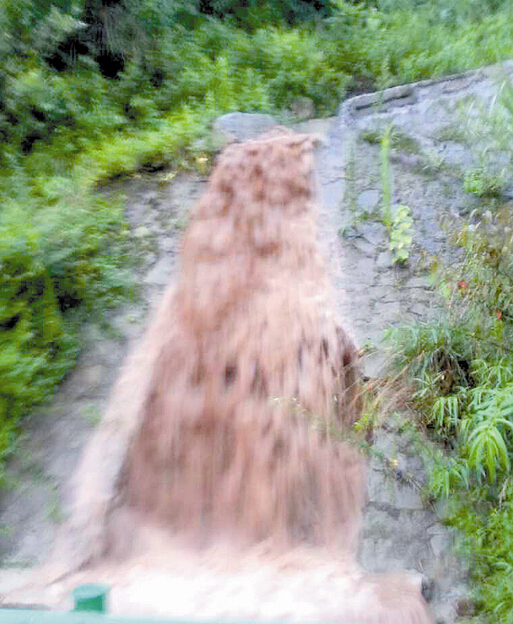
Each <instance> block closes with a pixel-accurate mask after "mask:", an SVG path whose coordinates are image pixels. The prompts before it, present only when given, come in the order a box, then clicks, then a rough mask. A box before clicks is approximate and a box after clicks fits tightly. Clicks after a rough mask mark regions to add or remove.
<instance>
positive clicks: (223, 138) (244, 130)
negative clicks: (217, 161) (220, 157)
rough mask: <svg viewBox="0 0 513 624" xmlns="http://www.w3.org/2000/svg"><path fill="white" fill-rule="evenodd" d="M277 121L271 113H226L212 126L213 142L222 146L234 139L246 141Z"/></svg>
mask: <svg viewBox="0 0 513 624" xmlns="http://www.w3.org/2000/svg"><path fill="white" fill-rule="evenodd" d="M276 125H277V122H276V120H275V119H274V117H272V116H271V115H263V114H260V113H228V114H227V115H222V116H221V117H218V118H217V119H216V120H215V122H214V126H213V134H214V142H215V143H216V145H219V146H220V147H224V146H226V145H228V144H229V143H233V142H234V141H248V140H249V139H255V138H256V137H258V135H260V134H262V133H264V132H267V131H268V130H270V129H271V128H272V127H273V126H276Z"/></svg>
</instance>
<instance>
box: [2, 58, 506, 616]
mask: <svg viewBox="0 0 513 624" xmlns="http://www.w3.org/2000/svg"><path fill="white" fill-rule="evenodd" d="M490 75H491V74H490V72H488V70H487V71H484V70H482V71H480V72H474V73H472V74H469V75H466V76H464V77H461V78H459V79H458V80H452V81H448V82H447V83H443V82H442V83H439V84H434V85H433V86H430V85H421V86H420V87H419V88H418V89H416V88H415V86H414V87H413V91H412V93H413V95H411V94H410V95H408V97H406V98H402V97H399V98H397V101H395V102H394V99H393V98H391V99H390V100H389V101H388V103H387V107H388V108H387V109H386V110H381V111H378V112H376V113H373V112H369V111H368V110H365V108H361V107H360V108H358V112H357V114H355V115H353V114H351V115H349V117H351V119H350V120H349V121H350V122H351V123H349V124H348V123H347V122H348V119H347V115H346V113H347V109H346V110H345V111H343V114H342V117H341V119H342V121H343V123H342V124H341V119H333V120H329V121H327V122H326V121H316V122H313V123H310V124H309V129H313V130H320V131H321V132H322V133H325V134H326V138H327V145H326V146H325V147H324V148H322V149H321V150H320V151H319V152H318V155H317V163H318V176H319V184H320V189H321V193H322V202H321V213H320V219H319V240H320V243H321V245H322V249H323V252H324V256H325V258H326V259H327V261H328V270H329V277H330V281H331V283H332V284H333V285H334V293H335V297H334V301H335V304H336V306H337V308H338V311H339V312H340V313H341V314H342V315H343V317H344V318H345V322H344V327H350V326H351V328H352V333H353V334H354V336H355V337H356V339H357V341H358V343H359V344H360V345H361V344H364V343H366V342H369V341H370V342H376V341H378V339H379V337H380V335H381V332H382V330H383V329H386V328H387V327H389V326H391V325H396V324H398V323H399V322H402V321H404V320H407V319H423V318H426V316H427V315H429V314H430V313H431V309H432V307H433V305H432V304H433V293H432V291H431V288H430V286H429V283H428V281H427V280H426V279H425V268H426V266H427V264H428V262H426V258H427V260H429V255H431V254H433V253H435V254H448V257H452V256H451V254H453V253H454V250H451V249H450V248H449V247H448V246H447V243H446V238H445V231H444V229H443V228H442V227H441V226H440V223H439V217H440V215H443V214H451V213H452V214H456V215H457V214H458V213H459V212H462V213H463V212H468V210H470V209H472V207H473V202H474V199H473V198H472V197H471V196H468V195H466V194H465V193H464V192H463V191H462V186H461V180H458V179H457V176H456V177H455V176H454V175H452V174H451V173H450V168H449V169H448V168H445V169H444V170H442V169H440V170H439V171H437V170H436V167H435V168H433V167H432V166H426V160H425V159H424V158H423V156H422V155H421V156H419V154H418V153H417V154H412V152H411V150H406V151H405V150H396V152H395V153H392V154H391V163H392V164H391V170H392V178H393V188H394V191H393V192H394V198H393V201H394V202H402V203H405V204H407V205H409V206H410V208H411V209H412V213H413V218H414V225H415V228H414V243H415V246H414V250H413V254H412V257H411V261H410V262H409V264H408V265H407V267H406V268H397V267H394V266H393V265H392V261H391V260H392V259H391V255H390V253H389V251H388V246H387V242H386V232H385V229H384V227H383V225H382V224H381V222H380V219H379V210H380V201H381V183H380V173H379V172H380V155H379V147H377V146H376V145H372V144H370V143H369V142H367V141H365V140H364V138H363V137H362V133H365V132H367V131H368V130H369V129H371V130H372V129H374V127H375V126H376V125H378V126H379V124H381V125H383V124H385V125H386V124H388V123H390V122H391V121H392V122H393V123H395V124H396V125H398V126H400V127H401V128H402V129H403V130H404V132H405V134H407V135H408V134H409V135H410V136H412V137H414V138H417V139H418V143H419V144H420V145H421V147H422V149H423V150H424V152H425V150H426V149H427V150H428V151H430V154H431V156H433V154H434V155H435V156H438V157H440V158H444V159H445V160H446V162H447V163H448V164H451V163H452V164H454V163H457V164H463V165H464V164H465V162H466V161H467V160H468V158H470V156H469V152H468V149H467V148H466V146H465V145H463V144H458V142H457V139H456V138H454V137H453V138H451V139H444V140H442V139H440V138H437V137H435V134H436V132H437V131H439V130H440V129H442V130H443V128H444V127H447V128H450V127H452V126H454V124H457V123H458V119H459V117H458V105H457V102H458V101H459V100H460V99H462V98H465V97H466V96H470V97H472V98H474V97H480V96H483V97H484V99H485V101H488V100H489V99H490V98H491V97H493V95H494V93H495V92H496V83H494V82H493V80H490V78H489V76H490ZM487 98H488V100H487ZM362 111H363V112H362ZM439 136H441V135H439ZM435 160H436V159H435ZM464 161H465V162H464ZM430 162H431V164H432V162H433V161H432V158H431V161H430ZM469 162H470V161H469ZM427 164H428V165H429V162H428V163H427ZM203 188H204V181H203V180H201V179H199V178H197V177H195V176H193V175H185V174H184V175H179V176H177V177H175V178H174V179H172V180H170V179H167V178H166V177H165V176H153V177H147V178H144V177H142V178H140V179H138V180H137V179H136V180H132V181H130V182H128V183H123V185H122V187H121V191H122V192H123V193H124V194H125V196H126V208H127V215H128V218H129V221H130V224H131V226H132V231H133V234H134V238H135V239H136V240H137V241H138V249H139V255H140V263H139V266H140V280H141V285H142V293H143V298H142V301H140V302H137V303H134V304H132V305H131V306H128V307H126V308H124V309H123V310H121V311H120V312H118V313H116V315H115V317H114V318H113V325H114V326H115V327H116V328H117V329H118V331H119V333H120V335H121V336H122V339H121V340H119V339H117V340H116V339H114V338H112V337H106V336H105V335H104V334H102V333H100V332H99V331H98V328H96V327H94V326H91V327H90V328H87V330H86V331H87V340H88V344H89V345H90V347H88V348H87V349H86V351H85V353H84V355H83V357H82V358H81V361H80V362H79V365H78V367H77V370H76V372H75V373H74V374H73V375H71V376H70V378H69V379H68V380H67V382H66V383H65V384H64V385H63V387H62V389H61V391H60V392H59V393H58V395H57V397H56V401H55V403H54V405H53V406H51V407H49V408H47V409H45V410H44V411H43V410H41V413H40V414H37V413H35V414H34V416H33V419H32V421H33V423H34V425H33V435H32V437H31V440H30V441H28V442H27V443H25V446H24V448H23V453H22V454H21V455H20V458H19V459H18V460H17V461H15V462H14V463H13V465H12V470H11V475H12V478H13V482H14V483H15V484H16V488H14V489H13V490H12V491H11V492H10V493H7V495H4V496H3V499H2V523H3V531H2V534H1V536H0V546H1V548H2V552H3V553H4V560H5V563H6V564H8V565H9V566H11V567H10V568H9V569H4V570H2V571H1V572H0V594H2V595H3V596H6V597H7V596H8V597H10V598H12V599H13V600H15V601H27V602H46V603H47V604H54V605H61V606H66V605H67V604H68V600H69V598H68V596H69V590H70V588H71V586H72V585H73V584H74V583H75V582H79V581H82V580H106V581H108V582H110V583H112V584H113V590H112V595H111V597H112V609H113V610H114V611H116V612H124V613H128V612H130V611H133V612H139V613H161V614H168V615H175V616H177V617H179V616H182V615H183V616H191V617H193V616H197V617H202V616H204V617H216V616H224V617H229V616H231V617H237V616H240V615H246V616H247V617H287V618H290V619H296V620H300V619H308V618H310V619H316V618H321V617H336V616H337V615H339V603H338V602H337V600H338V599H337V598H336V596H340V593H341V592H342V591H343V588H344V587H345V588H346V590H347V588H351V590H352V591H353V593H355V595H356V594H357V588H358V587H361V586H362V585H361V582H360V581H361V576H359V575H358V571H355V569H354V568H352V569H351V570H348V569H347V567H348V566H347V561H346V562H344V561H341V560H337V558H336V557H335V556H334V553H332V552H330V553H326V552H324V553H323V552H322V551H320V550H316V551H314V552H312V550H310V549H304V548H303V549H297V550H294V551H291V552H290V553H289V554H288V555H287V556H280V557H278V556H277V555H271V554H270V552H269V551H268V550H266V548H265V547H262V548H261V549H257V550H248V551H247V552H246V554H245V555H244V556H242V555H241V554H240V553H237V552H233V551H231V550H230V548H229V547H228V546H226V547H221V546H218V547H217V548H215V549H210V550H206V551H204V552H203V554H201V555H199V554H194V553H191V551H190V550H186V549H184V548H183V546H182V545H181V544H176V543H173V544H167V543H166V546H165V547H164V546H163V545H164V543H165V540H166V539H167V537H166V536H164V535H162V536H159V533H158V531H157V530H154V531H151V535H149V536H148V539H149V540H150V541H152V540H154V542H155V550H156V551H157V552H158V551H160V552H161V553H163V552H165V554H164V555H162V556H161V557H160V559H158V558H157V559H152V560H148V559H147V558H145V557H144V556H142V555H140V556H139V557H138V558H137V557H136V558H135V559H134V560H133V561H132V562H131V563H130V564H126V563H125V564H116V565H114V566H110V567H109V566H107V565H103V566H102V567H101V568H97V569H95V570H91V571H89V572H88V573H81V574H79V575H77V576H76V577H71V578H70V579H68V580H67V581H62V582H60V583H54V584H52V585H51V586H48V585H46V584H45V583H42V582H41V579H37V578H36V579H35V580H31V582H29V583H28V584H27V575H26V573H24V572H23V571H22V570H19V569H14V570H13V569H12V566H13V565H14V566H27V565H28V566H30V565H34V563H36V562H37V561H41V560H44V558H45V557H46V555H47V554H48V553H49V551H50V549H51V546H52V543H53V540H54V535H55V532H56V526H58V524H59V522H60V521H61V520H62V518H63V517H66V515H67V513H68V501H69V490H68V485H67V484H68V479H69V475H70V474H71V472H72V471H73V470H74V467H75V466H76V462H77V458H78V456H79V453H80V450H81V449H82V448H83V446H84V444H85V442H86V441H87V440H88V439H89V437H90V435H91V433H92V432H93V431H94V430H95V427H96V426H97V421H98V417H99V415H100V414H101V413H102V412H103V410H104V408H105V403H106V398H107V396H108V395H109V393H110V391H111V388H112V383H113V381H114V379H115V377H116V375H117V371H118V369H119V364H120V362H121V361H122V360H123V358H124V356H125V354H126V352H127V347H128V344H129V343H131V342H132V341H133V340H135V339H137V337H139V336H140V335H141V332H142V330H143V328H144V327H145V324H146V322H147V313H148V310H149V309H150V308H151V307H152V306H154V305H155V304H156V303H157V302H158V301H159V300H160V298H161V296H162V293H163V290H164V288H165V286H166V284H167V283H168V282H169V280H170V277H171V276H172V275H174V274H175V270H176V264H177V260H176V259H177V253H178V247H179V240H180V238H181V233H182V229H183V225H184V223H185V221H186V218H187V213H188V210H189V207H190V206H191V205H192V203H193V202H194V200H195V199H196V198H197V196H198V195H199V194H200V193H201V191H202V190H203ZM355 213H356V216H357V219H356V220H355V219H354V217H355ZM362 214H366V215H369V214H370V215H371V218H367V219H363V220H362V219H361V218H360V217H361V215H362ZM355 221H356V223H355ZM341 229H344V233H345V237H344V238H342V237H340V236H338V232H339V231H340V230H341ZM382 363H383V361H382V358H380V357H379V356H376V354H372V355H370V356H369V357H368V358H367V361H366V369H367V372H368V373H369V374H370V375H374V374H376V373H377V372H378V371H379V370H380V368H381V365H382ZM375 447H376V450H378V451H379V453H381V454H384V455H385V457H387V458H389V459H391V460H394V461H396V462H397V463H398V465H399V467H400V468H401V471H402V472H403V473H405V474H410V475H412V476H413V482H414V483H417V484H422V482H423V480H424V479H425V473H424V470H423V465H422V459H421V457H420V456H419V453H418V452H417V450H416V449H415V448H414V447H413V446H412V442H411V440H410V439H409V438H408V436H407V434H406V433H405V432H404V431H403V430H402V429H401V427H400V426H397V427H396V426H395V425H394V424H393V423H389V424H388V425H387V426H386V427H385V428H384V429H383V430H382V431H380V432H379V434H378V436H377V438H376V442H375ZM362 537H363V540H362V543H361V546H360V555H359V556H360V561H361V562H362V563H363V565H364V567H365V568H366V569H367V570H369V571H376V572H384V571H398V570H403V569H410V570H413V571H416V572H422V573H423V574H424V575H425V576H427V577H428V578H430V579H432V580H434V581H435V585H434V590H433V602H432V603H431V606H432V609H433V612H434V613H435V614H436V617H437V621H440V622H453V621H454V620H455V617H456V603H457V600H458V599H459V598H460V597H461V596H463V595H464V594H465V580H466V575H465V570H464V568H462V566H461V565H460V563H459V562H458V561H457V559H456V558H455V556H454V548H453V535H452V534H451V533H450V532H449V531H448V530H447V529H446V528H444V527H443V526H442V525H441V523H440V521H439V517H438V515H437V514H436V513H433V510H431V509H426V508H425V507H424V504H423V502H422V498H421V496H420V493H419V491H418V490H417V489H416V488H415V487H410V486H407V485H405V484H404V483H402V482H398V481H396V480H395V479H394V478H393V477H392V478H390V476H389V475H388V474H387V473H386V471H385V470H383V466H382V464H381V463H380V462H379V461H377V460H376V459H374V458H373V459H372V460H371V462H370V470H369V502H368V504H367V506H366V508H365V511H364V526H363V535H362ZM156 564H158V565H156Z"/></svg>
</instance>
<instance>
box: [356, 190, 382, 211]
mask: <svg viewBox="0 0 513 624" xmlns="http://www.w3.org/2000/svg"><path fill="white" fill-rule="evenodd" d="M379 197H380V192H379V191H376V190H375V189H368V190H366V191H363V192H361V193H360V194H359V195H358V197H357V199H356V204H357V206H358V208H359V209H360V210H361V211H362V212H373V211H374V210H375V208H376V206H377V205H378V202H379Z"/></svg>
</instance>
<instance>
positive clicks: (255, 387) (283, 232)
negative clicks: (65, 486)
mask: <svg viewBox="0 0 513 624" xmlns="http://www.w3.org/2000/svg"><path fill="white" fill-rule="evenodd" d="M314 145H315V139H314V138H312V137H310V136H306V135H293V134H291V133H290V132H288V131H281V130H279V131H276V132H275V133H274V134H273V135H271V136H267V137H264V138H262V139H259V140H257V141H252V142H249V143H246V144H239V145H233V146H230V147H228V148H227V149H226V150H225V152H224V153H223V154H222V155H221V157H220V158H219V162H218V164H217V166H216V168H215V170H214V172H213V174H212V176H211V179H210V182H209V185H208V187H207V190H206V192H205V194H204V196H203V197H202V198H201V200H200V201H199V202H198V204H197V205H196V207H195V209H194V211H193V214H192V217H191V221H190V224H189V226H188V229H187V231H186V233H185V237H184V241H183V249H182V270H181V274H180V277H179V279H178V282H177V283H176V284H174V285H172V286H170V287H169V289H168V291H167V293H166V295H165V297H164V301H163V303H162V305H161V307H160V309H159V310H158V312H157V314H156V316H155V318H154V319H153V321H152V322H151V324H150V327H149V330H148V332H147V335H146V338H145V340H144V341H143V344H142V346H141V347H140V349H139V352H138V354H137V355H136V356H133V357H132V359H131V360H130V361H129V363H128V365H127V370H126V372H125V375H124V377H122V379H121V380H120V382H119V383H118V387H117V389H116V391H115V394H114V397H113V399H112V405H111V408H109V411H108V413H107V415H106V419H105V421H104V423H103V424H102V426H101V428H100V430H99V431H98V434H97V441H96V443H95V445H92V447H91V449H90V450H89V451H88V452H87V453H86V459H85V461H84V463H83V467H82V472H81V473H80V474H81V475H82V476H81V479H82V482H81V485H80V488H81V489H80V491H79V495H78V498H77V501H78V502H77V504H76V511H75V513H74V522H75V526H76V527H78V528H77V529H76V530H75V532H74V534H73V535H74V536H76V537H78V538H80V539H84V535H86V536H87V541H88V543H90V544H93V542H94V543H96V544H100V543H104V542H105V541H107V542H108V543H107V546H110V550H111V552H113V551H115V550H116V544H115V542H116V541H117V540H119V539H121V538H120V535H121V533H123V532H124V531H125V532H126V531H127V529H126V524H125V523H124V520H123V519H121V521H117V524H116V521H114V520H112V521H109V520H108V518H106V516H108V515H109V514H111V518H115V517H116V513H118V514H119V513H120V512H121V513H122V510H128V513H132V514H135V515H133V517H143V518H150V519H151V521H153V522H158V523H159V526H160V527H164V530H165V531H167V532H168V533H169V534H170V535H171V534H172V535H173V536H175V537H176V536H180V535H185V536H187V537H189V536H190V535H192V536H193V537H195V538H198V537H199V538H201V543H202V544H205V543H206V544H209V545H210V546H212V544H214V543H215V542H216V540H219V539H221V540H223V539H224V540H228V541H230V542H231V543H232V544H234V545H235V547H236V548H240V549H241V550H240V553H241V557H242V556H243V553H244V552H247V551H245V550H243V547H249V546H250V545H251V544H252V545H253V546H254V545H255V544H258V543H260V544H262V543H265V544H266V548H267V549H271V550H270V552H274V553H282V554H283V553H284V552H286V551H287V549H291V552H292V550H294V548H299V547H303V546H304V545H305V544H307V545H309V546H310V547H315V548H318V549H319V552H321V551H322V552H324V553H326V552H333V554H334V556H336V557H337V558H338V560H339V561H340V562H341V565H340V568H339V570H341V571H342V570H346V571H347V574H346V573H345V572H341V582H342V585H341V586H339V590H340V595H337V600H338V601H339V602H337V610H336V613H335V616H336V618H337V619H338V620H339V621H343V620H344V619H346V620H353V621H355V622H368V623H380V624H428V623H429V622H431V621H432V620H431V618H430V616H429V614H428V612H427V608H426V605H425V603H424V600H423V598H422V595H421V588H420V583H415V582H412V580H411V579H410V578H409V577H408V576H407V575H404V576H397V575H396V576H388V577H387V576H383V577H377V576H366V575H365V574H364V573H363V572H362V571H360V570H359V569H358V568H357V566H356V563H355V554H356V548H357V542H358V530H359V525H360V519H361V515H362V507H363V504H364V502H365V461H364V458H363V457H362V456H361V455H360V453H359V452H358V451H357V449H356V448H355V446H354V445H351V444H350V443H349V442H347V441H346V440H344V435H342V434H343V432H344V431H348V430H349V429H350V427H351V425H352V424H353V423H354V422H355V420H356V419H357V418H358V415H359V402H358V362H357V353H356V349H355V346H354V344H353V342H352V340H351V339H350V338H349V336H348V335H347V334H346V332H345V331H344V330H343V329H342V327H341V326H340V325H339V324H338V323H337V319H336V318H335V315H334V312H333V310H334V308H333V306H332V305H331V302H330V290H329V284H328V280H327V276H326V270H325V265H324V260H323V257H322V255H321V253H320V252H319V249H318V246H317V245H318V243H317V231H316V217H317V215H316V205H315V197H314V181H313V148H314ZM131 393H132V394H131ZM123 427H124V428H125V430H127V431H128V430H129V431H130V434H129V436H128V437H129V444H127V445H126V446H125V447H123V444H121V443H118V442H117V440H118V439H120V438H119V436H117V437H116V435H115V434H116V431H117V432H120V431H122V428H123ZM109 436H110V437H109ZM125 437H126V436H125ZM95 449H96V450H95ZM102 449H103V450H102ZM124 449H125V450H126V457H125V458H124V461H123V470H122V475H121V477H122V478H117V481H116V488H117V491H116V492H115V497H114V498H115V501H112V500H111V501H109V500H107V498H108V495H109V494H108V493H109V486H105V485H104V482H100V480H99V478H97V477H96V476H94V474H93V473H94V472H98V471H102V470H103V472H104V473H107V472H108V471H109V470H110V472H111V473H112V474H114V472H113V470H111V469H110V468H109V465H108V464H107V463H106V460H105V457H107V455H111V454H116V453H117V455H118V456H121V455H122V454H123V453H124V452H125V451H124ZM118 465H119V461H118ZM102 466H105V468H102ZM91 468H93V470H91ZM94 468H96V470H94ZM112 474H110V476H109V475H107V474H104V479H105V483H107V482H109V479H110V481H111V482H114V478H113V476H112ZM102 487H103V488H104V489H103V493H102V491H101V490H102ZM102 496H103V498H102ZM113 508H117V511H115V513H113V512H112V509H113ZM91 509H93V510H96V511H94V513H95V514H96V516H95V517H96V519H97V520H98V519H99V520H98V521H97V522H96V521H94V522H93V516H92V515H91ZM109 509H110V511H109ZM130 510H132V511H130ZM102 518H106V519H105V520H102ZM102 523H103V524H108V525H109V526H110V528H109V530H108V531H107V534H108V536H107V537H106V538H105V537H102V536H101V533H102V531H104V528H103V524H102ZM113 527H119V530H118V529H117V528H113ZM136 532H137V529H136ZM127 534H129V533H127ZM131 534H133V533H131ZM129 539H131V538H129ZM102 540H103V542H102ZM189 543H190V542H189ZM195 543H197V542H195ZM87 548H90V549H91V546H89V545H88V546H87ZM94 548H97V554H102V553H104V552H105V544H104V546H93V550H94ZM160 552H162V550H161V551H160ZM84 561H85V559H84ZM314 570H315V568H313V569H312V571H314ZM337 591H338V590H337ZM319 613H322V609H321V610H320V611H319Z"/></svg>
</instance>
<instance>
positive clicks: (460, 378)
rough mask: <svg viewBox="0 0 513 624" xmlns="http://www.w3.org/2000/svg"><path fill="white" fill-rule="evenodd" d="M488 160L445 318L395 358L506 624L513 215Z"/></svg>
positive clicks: (509, 603) (443, 275)
mask: <svg viewBox="0 0 513 624" xmlns="http://www.w3.org/2000/svg"><path fill="white" fill-rule="evenodd" d="M510 96H511V86H510V85H509V84H505V85H504V86H503V89H502V97H501V98H499V100H498V101H497V102H496V103H495V105H494V107H493V108H492V110H491V111H490V112H489V114H488V115H487V116H481V117H480V119H479V122H477V121H470V122H469V123H470V125H471V126H472V125H473V124H474V123H475V124H476V125H479V127H480V132H482V133H484V132H488V141H489V143H488V145H490V144H493V137H494V136H496V137H500V140H501V143H502V144H504V143H503V137H508V136H511V132H512V131H513V108H512V107H511V106H510V102H511V101H510V99H509V98H510ZM470 130H472V128H470ZM476 149H477V148H476ZM476 156H477V157H479V153H477V154H476ZM512 156H513V151H512V150H511V146H509V158H511V157H512ZM489 160H490V162H491V164H490V168H488V169H487V168H483V169H480V170H479V175H477V173H476V170H474V171H471V172H470V173H469V174H468V175H467V176H465V179H464V181H463V184H464V186H465V189H466V190H469V191H473V192H474V193H475V194H476V195H477V196H478V197H480V198H481V201H482V207H481V208H480V209H478V210H476V211H474V213H473V214H472V215H470V217H469V220H468V222H467V223H464V224H463V225H459V226H458V225H457V224H456V223H453V224H451V227H450V229H451V231H453V232H455V233H454V234H453V237H454V242H455V243H456V244H457V245H458V246H459V247H460V248H461V249H462V252H463V259H462V260H461V262H459V263H458V265H453V266H450V267H444V266H443V265H442V264H441V263H439V262H435V263H434V264H433V267H432V279H433V283H434V284H435V285H436V286H437V288H438V291H439V294H440V299H441V301H442V302H443V304H442V306H441V309H440V314H439V317H438V318H436V319H435V320H433V321H431V322H425V323H421V324H418V323H417V324H415V325H412V326H407V327H401V328H398V329H394V330H392V331H390V332H388V336H387V337H388V340H389V341H390V343H391V345H392V351H393V353H394V365H395V367H396V368H397V370H399V371H403V372H407V374H408V377H409V379H410V381H411V383H412V384H413V385H414V388H415V394H414V397H413V398H414V401H415V404H416V407H417V409H418V411H419V413H420V414H421V417H422V419H423V421H424V423H425V425H426V426H427V428H428V431H429V432H430V433H431V436H432V438H433V439H434V440H435V441H436V442H437V443H438V444H439V450H438V451H437V452H436V457H435V461H434V462H433V468H432V473H431V482H430V484H429V488H428V492H427V494H428V496H430V497H431V498H447V499H448V505H447V521H448V522H449V523H450V524H452V525H454V526H456V527H458V528H459V529H461V531H462V536H463V546H464V547H465V548H466V551H467V553H468V554H469V556H470V557H471V558H472V560H473V566H472V571H473V580H474V582H475V585H474V587H475V598H476V604H477V607H478V610H479V611H480V617H481V618H484V621H486V622H494V623H506V622H511V620H512V618H513V590H512V587H513V586H512V583H511V580H512V574H513V558H512V555H511V545H512V543H513V515H512V509H513V481H512V479H511V475H510V471H511V463H512V460H513V217H512V215H511V209H510V208H509V206H508V205H507V204H506V205H504V204H501V201H500V190H499V187H498V185H496V184H495V183H494V184H491V183H490V182H489V180H493V179H494V178H493V176H494V175H495V174H494V164H493V159H489ZM471 182H472V185H473V186H472V188H470V183H471ZM480 621H483V620H480Z"/></svg>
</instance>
